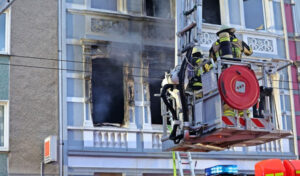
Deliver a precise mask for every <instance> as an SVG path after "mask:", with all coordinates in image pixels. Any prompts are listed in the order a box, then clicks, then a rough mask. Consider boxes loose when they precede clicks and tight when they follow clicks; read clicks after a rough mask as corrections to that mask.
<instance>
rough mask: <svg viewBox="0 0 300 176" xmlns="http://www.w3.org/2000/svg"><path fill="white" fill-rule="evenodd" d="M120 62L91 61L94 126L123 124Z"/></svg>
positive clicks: (121, 69)
mask: <svg viewBox="0 0 300 176" xmlns="http://www.w3.org/2000/svg"><path fill="white" fill-rule="evenodd" d="M117 62H119V63H120V61H116V60H113V59H102V58H97V59H93V60H92V104H93V108H92V117H93V123H94V125H96V126H99V125H103V124H104V123H117V124H124V86H123V66H122V64H117Z"/></svg>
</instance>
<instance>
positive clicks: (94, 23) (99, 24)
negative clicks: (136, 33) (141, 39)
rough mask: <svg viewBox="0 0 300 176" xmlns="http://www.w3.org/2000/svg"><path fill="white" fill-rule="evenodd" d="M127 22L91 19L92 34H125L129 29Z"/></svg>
mask: <svg viewBox="0 0 300 176" xmlns="http://www.w3.org/2000/svg"><path fill="white" fill-rule="evenodd" d="M126 26H127V25H126V22H123V21H114V20H107V19H98V18H91V32H94V33H108V32H109V33H111V32H113V33H119V34H125V33H127V31H128V29H127V27H126Z"/></svg>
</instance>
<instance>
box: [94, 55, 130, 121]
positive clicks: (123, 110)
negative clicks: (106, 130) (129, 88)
mask: <svg viewBox="0 0 300 176" xmlns="http://www.w3.org/2000/svg"><path fill="white" fill-rule="evenodd" d="M95 59H99V62H101V61H100V60H103V61H108V60H109V59H110V60H112V59H111V58H108V57H95V58H93V59H92V61H91V66H90V68H91V69H90V70H91V72H92V74H91V80H90V81H91V83H90V91H91V94H90V96H91V97H90V98H91V100H92V101H91V111H90V113H91V117H92V121H93V124H94V126H107V125H110V126H111V125H113V126H123V125H125V123H126V122H125V109H124V103H125V102H124V99H125V96H124V91H123V90H124V81H123V77H124V71H123V70H121V72H122V74H121V77H122V79H121V80H120V81H121V82H122V83H121V84H122V87H121V89H122V90H121V91H122V93H121V94H122V96H121V100H122V101H123V104H122V110H121V112H120V113H121V115H120V116H119V117H118V118H119V121H114V120H113V119H111V120H107V119H110V118H107V119H104V121H103V122H101V123H96V122H98V120H99V119H100V120H101V118H98V119H97V118H96V117H95V113H94V108H95V104H94V102H93V101H94V100H95V99H94V98H97V97H95V93H94V92H95V91H94V90H93V81H94V79H95V78H94V77H93V73H95V71H94V70H93V64H97V63H93V61H95ZM121 68H122V67H121ZM99 98H100V99H101V97H99ZM119 111H120V110H119ZM116 112H117V111H116ZM122 112H123V113H122ZM110 117H112V116H110ZM96 119H97V121H96Z"/></svg>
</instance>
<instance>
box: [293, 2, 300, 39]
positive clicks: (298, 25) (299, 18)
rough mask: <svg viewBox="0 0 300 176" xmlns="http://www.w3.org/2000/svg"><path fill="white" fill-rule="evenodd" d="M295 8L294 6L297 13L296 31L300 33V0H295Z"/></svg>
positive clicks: (295, 20)
mask: <svg viewBox="0 0 300 176" xmlns="http://www.w3.org/2000/svg"><path fill="white" fill-rule="evenodd" d="M295 2H296V4H295V8H294V13H295V19H294V22H295V30H296V31H295V32H296V33H298V34H300V10H299V9H300V1H295Z"/></svg>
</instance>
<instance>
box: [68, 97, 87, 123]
mask: <svg viewBox="0 0 300 176" xmlns="http://www.w3.org/2000/svg"><path fill="white" fill-rule="evenodd" d="M83 105H84V104H83V103H70V102H69V103H67V112H68V125H72V126H82V125H83V118H84V117H83V116H84V114H83Z"/></svg>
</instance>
